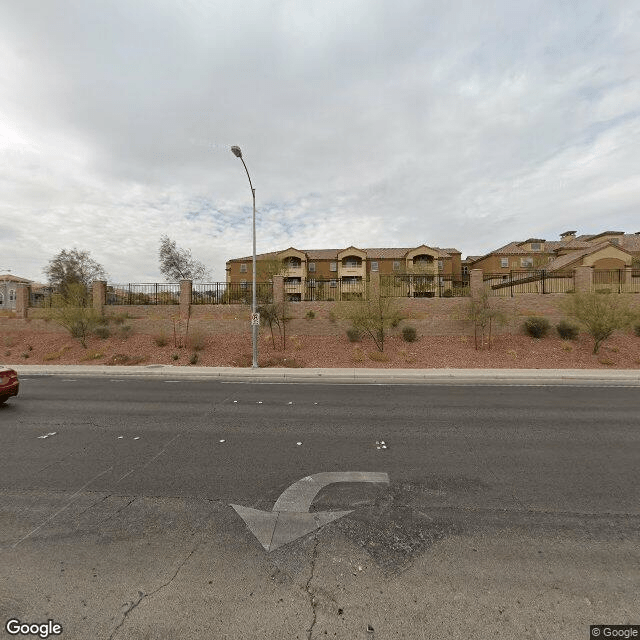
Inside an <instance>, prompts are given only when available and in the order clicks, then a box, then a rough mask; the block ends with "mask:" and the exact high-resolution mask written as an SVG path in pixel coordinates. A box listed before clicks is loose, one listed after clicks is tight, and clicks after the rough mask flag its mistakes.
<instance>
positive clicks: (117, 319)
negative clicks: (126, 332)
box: [111, 312, 129, 324]
mask: <svg viewBox="0 0 640 640" xmlns="http://www.w3.org/2000/svg"><path fill="white" fill-rule="evenodd" d="M128 317H129V314H128V313H126V312H125V313H117V314H116V315H114V316H111V320H112V321H113V324H124V321H125V320H126V319H127V318H128Z"/></svg>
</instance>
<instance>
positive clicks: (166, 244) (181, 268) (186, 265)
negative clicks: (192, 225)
mask: <svg viewBox="0 0 640 640" xmlns="http://www.w3.org/2000/svg"><path fill="white" fill-rule="evenodd" d="M158 258H159V260H160V273H162V275H163V276H164V277H165V278H166V279H167V280H171V281H176V280H200V281H202V280H205V279H208V278H211V274H210V273H209V271H208V270H207V268H206V266H205V265H204V263H202V262H200V261H199V260H196V259H195V258H193V257H192V256H191V250H190V249H181V248H180V247H178V246H177V245H176V242H175V240H171V238H169V236H162V237H161V238H160V251H159V252H158Z"/></svg>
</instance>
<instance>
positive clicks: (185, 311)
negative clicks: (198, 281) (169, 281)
mask: <svg viewBox="0 0 640 640" xmlns="http://www.w3.org/2000/svg"><path fill="white" fill-rule="evenodd" d="M192 290H193V283H192V282H191V280H180V318H182V319H184V320H186V319H187V318H188V317H189V314H190V311H191V292H192Z"/></svg>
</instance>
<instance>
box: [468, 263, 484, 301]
mask: <svg viewBox="0 0 640 640" xmlns="http://www.w3.org/2000/svg"><path fill="white" fill-rule="evenodd" d="M469 289H470V290H471V296H472V297H473V298H475V297H477V296H480V295H482V291H483V290H484V281H483V280H482V269H471V275H470V277H469Z"/></svg>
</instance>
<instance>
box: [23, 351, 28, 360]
mask: <svg viewBox="0 0 640 640" xmlns="http://www.w3.org/2000/svg"><path fill="white" fill-rule="evenodd" d="M22 357H23V358H25V359H27V358H28V357H29V352H28V351H25V352H24V353H23V354H22Z"/></svg>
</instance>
